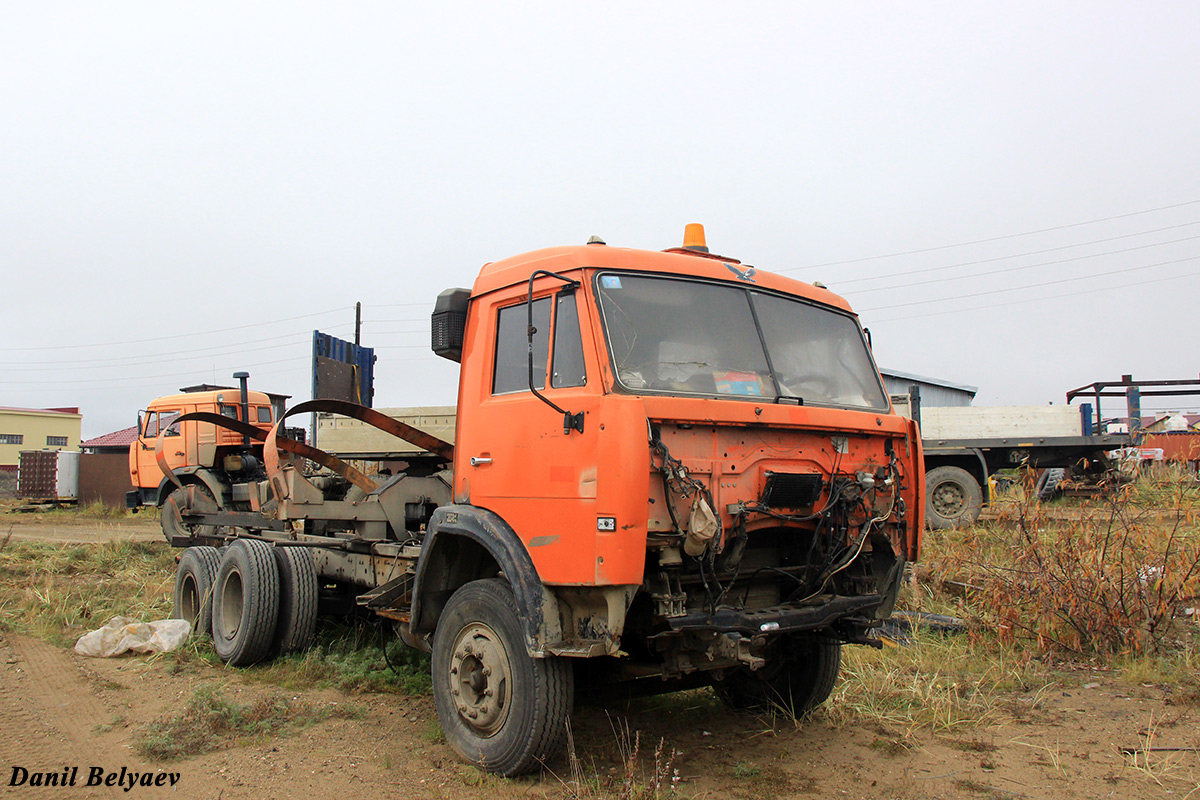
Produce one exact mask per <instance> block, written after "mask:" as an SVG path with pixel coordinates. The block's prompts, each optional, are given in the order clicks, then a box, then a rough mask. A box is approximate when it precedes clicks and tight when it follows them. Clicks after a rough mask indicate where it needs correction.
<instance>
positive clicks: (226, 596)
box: [220, 571, 245, 639]
mask: <svg viewBox="0 0 1200 800" xmlns="http://www.w3.org/2000/svg"><path fill="white" fill-rule="evenodd" d="M244 602H245V598H244V596H243V593H242V576H241V575H239V574H238V573H237V572H236V571H233V572H230V573H229V575H228V576H227V577H226V578H225V582H224V583H223V584H222V585H221V630H220V634H221V636H222V637H224V638H225V639H233V637H235V636H237V632H238V628H240V627H241V626H242V605H243V603H244Z"/></svg>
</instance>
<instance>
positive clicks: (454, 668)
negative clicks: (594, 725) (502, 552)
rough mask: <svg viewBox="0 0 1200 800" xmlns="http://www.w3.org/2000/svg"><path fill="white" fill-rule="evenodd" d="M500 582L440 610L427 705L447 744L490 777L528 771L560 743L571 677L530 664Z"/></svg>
mask: <svg viewBox="0 0 1200 800" xmlns="http://www.w3.org/2000/svg"><path fill="white" fill-rule="evenodd" d="M524 630H525V624H524V622H523V621H522V620H521V618H520V616H519V614H518V612H517V604H516V599H515V598H514V597H513V592H512V589H511V588H510V587H509V585H508V583H507V582H505V581H504V580H501V579H497V578H493V579H489V580H478V581H472V582H471V583H468V584H466V585H465V586H462V587H461V588H459V589H458V591H456V592H455V593H454V594H453V595H452V596H451V597H450V600H449V601H448V602H447V603H446V607H445V609H444V610H443V611H442V614H441V616H440V617H439V619H438V623H437V629H436V630H435V631H434V635H433V667H432V673H433V698H434V703H435V704H436V706H437V712H438V719H439V720H441V723H442V730H443V731H444V732H445V734H446V741H447V743H449V745H450V746H451V747H453V748H454V750H455V751H456V752H457V753H458V754H459V755H460V756H462V758H463V759H465V760H466V761H470V762H471V763H473V764H476V765H478V766H479V767H481V768H483V769H484V770H485V771H487V772H490V773H493V774H495V775H503V776H505V777H510V776H513V775H520V774H522V773H525V772H529V771H531V770H533V769H536V768H537V767H539V766H541V765H542V764H544V763H546V762H547V761H549V760H550V759H552V758H553V757H554V756H556V755H557V754H558V753H559V752H560V751H561V750H562V748H563V745H564V744H565V743H566V733H567V718H568V716H569V715H570V713H571V705H572V703H573V699H574V698H573V694H574V686H575V682H574V673H573V671H572V669H571V665H570V664H569V663H567V662H566V660H565V659H562V658H555V657H547V658H532V657H530V656H529V655H528V653H527V652H526V650H525V633H524Z"/></svg>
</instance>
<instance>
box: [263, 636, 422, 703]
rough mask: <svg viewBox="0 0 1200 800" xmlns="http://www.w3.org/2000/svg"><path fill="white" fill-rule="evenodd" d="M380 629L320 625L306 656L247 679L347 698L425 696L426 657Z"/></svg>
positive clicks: (267, 667) (287, 659) (289, 659)
mask: <svg viewBox="0 0 1200 800" xmlns="http://www.w3.org/2000/svg"><path fill="white" fill-rule="evenodd" d="M386 625H387V623H386V622H384V621H382V620H381V621H361V622H356V623H354V624H345V623H341V622H336V621H333V620H328V619H322V620H320V622H319V625H318V628H317V640H316V642H314V643H313V646H312V647H310V648H309V649H308V650H306V651H305V652H302V653H292V654H290V655H287V656H284V657H283V658H278V659H275V660H274V661H271V662H269V663H266V664H262V665H260V666H257V667H254V668H251V669H250V670H247V671H246V672H247V675H249V676H250V677H253V678H255V679H256V680H262V681H266V682H269V683H272V684H276V685H278V686H283V687H287V688H292V689H297V690H298V689H304V688H308V687H312V686H319V687H324V688H332V689H341V690H342V691H347V692H394V693H397V694H408V695H424V694H428V693H429V691H430V680H429V656H428V654H426V653H423V652H421V651H419V650H414V649H413V648H411V647H408V646H407V645H405V644H403V643H402V642H400V641H399V640H398V639H396V637H395V636H394V635H393V634H392V633H391V631H390V629H389V628H388V627H386ZM385 645H386V651H385V649H384V646H385Z"/></svg>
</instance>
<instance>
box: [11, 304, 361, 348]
mask: <svg viewBox="0 0 1200 800" xmlns="http://www.w3.org/2000/svg"><path fill="white" fill-rule="evenodd" d="M345 312H346V309H345V308H333V309H329V310H327V311H314V312H313V313H311V314H300V315H298V316H295V317H285V318H283V319H275V320H269V321H267V322H251V323H249V324H246V325H234V326H233V327H230V328H216V329H213V330H208V331H199V332H193V333H175V334H171V335H170V336H154V337H150V338H146V339H131V340H128V341H124V342H93V343H89V344H64V345H49V346H45V347H0V353H17V352H22V353H24V352H30V351H35V350H37V351H40V350H73V349H76V348H84V347H116V346H117V345H123V344H145V343H146V342H165V341H167V340H169V339H187V338H189V337H193V336H207V335H209V334H213V333H226V332H228V331H243V330H246V329H248V328H261V327H262V326H264V325H277V324H279V323H280V322H293V321H295V320H298V319H311V318H312V317H320V316H324V315H326V314H343V313H345Z"/></svg>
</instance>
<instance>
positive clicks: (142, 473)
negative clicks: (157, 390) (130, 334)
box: [125, 372, 276, 541]
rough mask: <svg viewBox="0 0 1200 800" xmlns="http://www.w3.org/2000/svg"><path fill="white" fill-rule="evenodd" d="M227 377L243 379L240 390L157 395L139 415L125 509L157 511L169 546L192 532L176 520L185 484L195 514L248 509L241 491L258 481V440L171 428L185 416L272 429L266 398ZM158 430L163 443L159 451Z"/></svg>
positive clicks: (197, 425) (191, 426) (199, 426)
mask: <svg viewBox="0 0 1200 800" xmlns="http://www.w3.org/2000/svg"><path fill="white" fill-rule="evenodd" d="M233 377H235V378H237V379H239V381H240V382H241V391H240V392H239V391H237V390H234V389H224V388H218V389H211V388H208V387H198V388H197V389H196V390H191V391H187V390H185V391H182V393H180V394H176V395H168V396H165V397H159V398H157V399H156V400H154V401H153V402H152V403H150V405H149V406H147V407H146V409H145V410H144V411H142V412H140V413H139V414H138V424H137V431H138V435H137V440H136V441H135V442H134V443H133V444H132V445H131V446H130V448H129V479H130V483H131V484H132V485H133V490H132V491H130V492H127V493H126V495H125V505H126V506H127V507H128V508H130V509H133V510H134V511H135V512H136V511H137V509H139V508H140V507H142V506H158V507H160V508H161V509H162V516H161V520H162V529H163V535H164V536H165V537H166V538H167V541H170V540H171V538H172V537H180V536H182V537H188V536H191V535H192V534H194V533H196V530H195V526H185V525H184V524H183V522H182V521H181V518H180V510H181V508H182V507H183V498H184V495H185V492H187V489H186V486H192V487H194V488H193V489H192V490H191V491H192V493H193V494H192V497H193V499H192V508H193V509H195V510H205V511H209V512H215V511H217V510H218V509H222V508H231V509H232V508H237V509H239V510H249V508H250V507H249V504H248V503H247V502H246V497H245V492H244V491H241V489H242V488H244V486H245V485H246V484H247V483H248V482H249V481H250V480H253V479H254V478H256V477H262V466H263V457H262V442H261V441H256V440H254V439H252V438H251V437H249V436H246V435H244V434H239V433H236V432H234V431H231V430H229V429H227V428H222V427H218V426H215V425H206V424H203V423H201V422H198V421H195V420H193V421H190V422H184V423H183V424H181V425H173V423H174V422H175V420H176V419H178V418H179V417H180V416H181V415H183V414H196V413H209V414H219V415H221V416H223V417H226V418H228V419H233V420H240V421H245V422H248V423H249V424H251V425H253V426H255V427H256V428H258V429H259V430H260V431H262V432H263V434H265V433H266V432H268V431H270V430H271V426H272V425H273V424H274V422H275V416H276V411H275V408H274V405H273V404H272V402H271V398H270V396H268V395H266V394H264V393H262V392H253V391H249V390H248V389H247V387H246V381H247V379H248V378H249V375H248V374H247V373H244V372H237V373H234V376H233ZM160 432H162V433H163V434H164V440H163V446H162V448H157V447H156V445H157V442H158V435H159V433H160ZM160 451H161V455H159V453H160ZM160 458H161V459H162V461H163V463H164V464H165V465H166V466H168V467H169V468H170V469H171V470H172V471H173V472H174V474H175V475H176V476H177V478H178V480H177V481H176V482H172V481H170V480H168V479H167V477H166V473H165V471H164V470H163V469H162V468H161V467H160V466H159V463H158V462H159V459H160ZM202 532H203V531H202Z"/></svg>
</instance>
